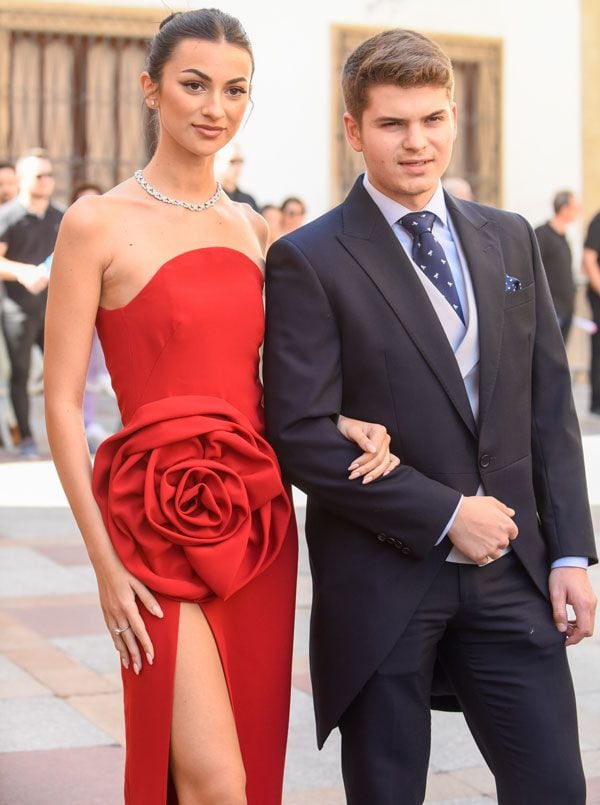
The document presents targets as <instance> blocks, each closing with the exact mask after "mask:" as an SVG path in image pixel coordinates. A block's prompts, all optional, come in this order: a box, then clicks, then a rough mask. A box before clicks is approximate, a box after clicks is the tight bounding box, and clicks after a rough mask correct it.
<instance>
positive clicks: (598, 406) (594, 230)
mask: <svg viewBox="0 0 600 805" xmlns="http://www.w3.org/2000/svg"><path fill="white" fill-rule="evenodd" d="M583 246H584V248H583V272H584V274H585V275H586V276H587V279H588V287H587V298H588V301H589V303H590V307H591V308H592V318H593V319H594V323H595V324H596V332H595V333H594V334H593V335H592V355H591V362H590V385H591V387H592V389H591V391H592V395H591V401H590V412H591V413H592V414H597V415H599V416H600V212H598V213H596V215H595V216H594V218H593V219H592V221H591V223H590V226H589V229H588V233H587V237H586V239H585V243H584V244H583Z"/></svg>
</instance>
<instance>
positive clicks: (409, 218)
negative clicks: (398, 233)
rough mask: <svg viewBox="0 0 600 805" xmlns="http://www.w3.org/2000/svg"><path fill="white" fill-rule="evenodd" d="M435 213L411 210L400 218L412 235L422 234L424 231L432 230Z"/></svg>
mask: <svg viewBox="0 0 600 805" xmlns="http://www.w3.org/2000/svg"><path fill="white" fill-rule="evenodd" d="M434 221H435V213H433V212H427V211H423V212H409V213H408V215H404V216H403V217H402V218H401V219H400V224H401V225H402V226H403V227H404V229H406V231H407V232H410V234H411V235H413V236H414V235H422V234H423V232H431V230H432V229H433V222H434Z"/></svg>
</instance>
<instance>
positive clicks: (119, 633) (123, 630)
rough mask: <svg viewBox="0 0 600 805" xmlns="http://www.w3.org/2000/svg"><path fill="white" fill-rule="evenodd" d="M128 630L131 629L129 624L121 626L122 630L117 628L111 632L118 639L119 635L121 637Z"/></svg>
mask: <svg viewBox="0 0 600 805" xmlns="http://www.w3.org/2000/svg"><path fill="white" fill-rule="evenodd" d="M128 629H131V624H129V623H128V624H127V626H123V628H122V629H121V628H120V627H117V628H116V629H113V632H114V634H116V636H117V637H119V635H122V634H123V632H126V631H127V630H128Z"/></svg>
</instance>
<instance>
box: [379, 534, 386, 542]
mask: <svg viewBox="0 0 600 805" xmlns="http://www.w3.org/2000/svg"><path fill="white" fill-rule="evenodd" d="M377 539H378V540H379V542H385V541H386V539H387V534H377Z"/></svg>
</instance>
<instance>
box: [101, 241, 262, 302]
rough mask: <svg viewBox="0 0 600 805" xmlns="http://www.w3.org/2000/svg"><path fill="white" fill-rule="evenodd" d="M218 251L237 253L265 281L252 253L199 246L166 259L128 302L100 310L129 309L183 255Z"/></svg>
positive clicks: (227, 247) (225, 247) (223, 247)
mask: <svg viewBox="0 0 600 805" xmlns="http://www.w3.org/2000/svg"><path fill="white" fill-rule="evenodd" d="M216 251H217V252H223V251H225V252H231V253H232V254H235V255H237V256H239V257H242V258H243V259H244V260H245V261H246V262H247V263H250V264H251V265H252V266H253V267H254V269H255V271H256V272H257V273H258V275H259V276H260V281H261V283H264V280H265V277H264V274H263V272H262V270H261V268H260V266H259V265H258V263H256V261H255V260H253V259H252V258H251V257H250V255H248V254H246V253H245V252H242V251H240V250H239V249H234V248H232V247H231V246H199V247H198V248H196V249H188V250H187V251H185V252H180V253H179V254H176V255H174V256H173V257H170V258H169V259H168V260H166V261H165V262H164V263H162V264H161V265H160V266H159V267H158V268H157V269H156V271H155V272H154V273H153V274H152V276H151V277H150V278H149V279H148V280H147V282H145V283H144V285H142V287H141V288H140V289H139V291H137V292H136V293H135V294H134V295H133V296H132V297H131V299H130V300H129V301H128V302H126V303H125V304H124V305H119V307H104V306H102V305H99V306H98V312H99V313H102V314H105V313H119V312H122V311H124V310H127V308H128V307H130V306H131V305H133V304H134V303H135V302H137V301H138V300H139V299H140V298H141V297H143V296H144V294H145V293H146V291H147V290H149V288H151V287H152V286H153V285H154V283H155V282H156V281H157V279H158V277H159V275H161V274H163V273H164V270H165V269H166V268H167V267H168V266H170V265H171V264H172V263H176V262H177V261H178V260H180V259H181V258H182V257H187V256H188V255H190V254H195V253H201V252H216Z"/></svg>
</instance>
